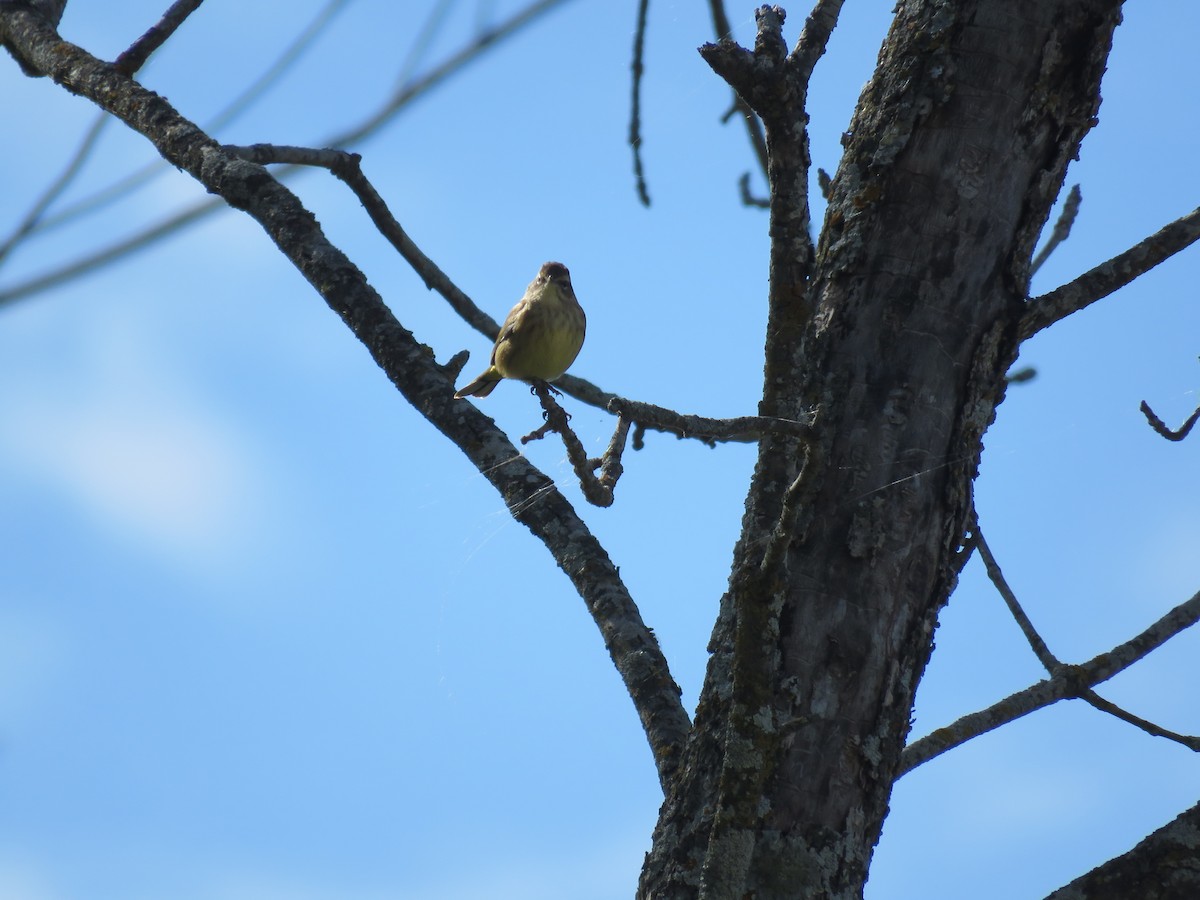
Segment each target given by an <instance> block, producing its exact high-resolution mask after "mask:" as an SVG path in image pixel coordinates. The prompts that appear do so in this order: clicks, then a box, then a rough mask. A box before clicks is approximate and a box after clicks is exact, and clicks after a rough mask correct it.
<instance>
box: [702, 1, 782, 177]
mask: <svg viewBox="0 0 1200 900" xmlns="http://www.w3.org/2000/svg"><path fill="white" fill-rule="evenodd" d="M708 8H709V10H710V11H711V13H712V20H713V31H714V32H715V33H716V38H717V41H718V42H720V41H725V40H730V41H732V40H733V26H731V25H730V24H729V16H728V15H726V14H725V4H724V2H722V0H708ZM733 105H734V108H735V109H737V110H738V111H739V112H740V113H741V114H742V121H743V122H744V123H745V125H746V137H748V138H749V139H750V146H751V147H752V148H754V155H755V156H756V157H758V165H759V168H760V169H762V173H763V177H764V178H766V177H767V161H768V160H767V136H766V135H765V134H764V133H763V127H762V122H761V121H759V118H758V116H757V115H756V114H755V112H754V110H753V109H751V107H750V104H749V103H747V102H746V101H745V100H743V99H742V98H741V97H740V96H739V95H738V93H737V92H736V91H734V94H733ZM728 118H729V116H728V115H726V116H725V117H724V118H723V119H722V121H727V120H728Z"/></svg>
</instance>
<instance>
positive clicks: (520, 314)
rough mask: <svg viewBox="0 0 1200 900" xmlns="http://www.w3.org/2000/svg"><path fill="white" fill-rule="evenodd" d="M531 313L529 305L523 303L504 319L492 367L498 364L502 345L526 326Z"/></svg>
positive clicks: (497, 337)
mask: <svg viewBox="0 0 1200 900" xmlns="http://www.w3.org/2000/svg"><path fill="white" fill-rule="evenodd" d="M528 312H529V304H528V303H525V302H524V301H521V302H519V303H517V305H516V306H514V307H513V308H512V309H510V310H509V311H508V315H507V316H506V317H505V319H504V324H503V325H501V326H500V333H499V334H498V335H496V343H495V345H494V346H493V347H492V359H491V365H493V366H494V365H495V364H496V351H497V350H498V349H500V345H501V344H503V343H505V342H506V341H508V340H509V339H510V338H511V337H512V336H513V335H514V334H515V333H517V332H519V331H520V330H521V327H522V326H523V325H524V324H525V319H526V314H527V313H528Z"/></svg>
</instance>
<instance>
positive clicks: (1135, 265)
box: [1019, 208, 1200, 340]
mask: <svg viewBox="0 0 1200 900" xmlns="http://www.w3.org/2000/svg"><path fill="white" fill-rule="evenodd" d="M1197 240H1200V208H1197V209H1194V210H1192V211H1191V212H1190V213H1188V214H1187V215H1186V216H1183V217H1182V218H1179V219H1176V220H1175V221H1174V222H1172V223H1171V224H1170V225H1168V226H1166V227H1165V228H1163V229H1161V230H1159V231H1156V232H1155V233H1154V234H1152V235H1150V236H1149V237H1148V238H1146V239H1145V240H1143V241H1141V242H1140V243H1137V244H1135V245H1134V246H1132V247H1130V248H1129V249H1128V250H1126V251H1125V252H1124V253H1120V254H1118V255H1116V256H1114V257H1113V258H1112V259H1110V260H1108V261H1107V262H1103V263H1101V264H1100V265H1098V266H1096V267H1095V268H1094V269H1092V270H1090V271H1088V272H1084V273H1083V274H1082V275H1080V276H1079V277H1078V278H1076V279H1075V280H1074V281H1071V282H1068V283H1067V284H1064V285H1063V286H1062V287H1059V288H1055V289H1054V290H1053V291H1051V292H1050V293H1048V294H1043V295H1042V296H1040V297H1035V298H1034V299H1033V300H1030V301H1029V309H1028V311H1027V312H1026V313H1025V315H1024V316H1022V317H1021V322H1020V326H1019V335H1020V338H1021V340H1026V339H1027V338H1031V337H1033V336H1034V335H1035V334H1037V333H1038V332H1039V331H1041V330H1042V329H1043V328H1048V327H1049V326H1051V325H1053V324H1054V323H1055V322H1057V321H1059V320H1060V319H1065V318H1066V317H1067V316H1069V315H1071V313H1074V312H1078V311H1079V310H1081V309H1084V308H1085V307H1087V306H1091V305H1092V304H1093V303H1095V302H1096V301H1097V300H1103V299H1104V298H1105V297H1107V296H1108V295H1109V294H1111V293H1112V292H1113V291H1116V290H1118V289H1119V288H1123V287H1124V286H1125V285H1127V284H1129V283H1130V282H1131V281H1133V280H1134V279H1135V278H1137V277H1138V276H1139V275H1143V274H1145V273H1146V272H1149V271H1150V270H1151V269H1153V268H1154V267H1155V266H1157V265H1158V264H1159V263H1160V262H1162V261H1163V260H1164V259H1168V258H1169V257H1171V256H1174V255H1175V254H1176V253H1178V252H1179V251H1180V250H1183V249H1184V248H1185V247H1190V246H1191V245H1192V244H1194V243H1195V242H1196V241H1197Z"/></svg>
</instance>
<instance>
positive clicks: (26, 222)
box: [0, 113, 112, 261]
mask: <svg viewBox="0 0 1200 900" xmlns="http://www.w3.org/2000/svg"><path fill="white" fill-rule="evenodd" d="M111 121H112V116H109V115H107V114H106V113H100V115H98V116H96V118H95V119H93V120H92V124H91V125H89V126H88V129H87V131H86V132H84V135H83V140H82V141H80V142H79V146H78V147H77V148H76V149H75V153H74V155H73V156H72V157H71V159H70V160H69V161H68V162H67V165H66V168H65V169H63V171H62V174H60V175H59V176H58V177H57V178H56V179H54V181H53V183H52V184H51V185H50V186H49V187H48V188H46V190H45V191H44V192H43V193H42V196H41V197H39V198H38V199H37V200H36V201H35V202H34V204H33V206H32V207H31V208H30V209H29V212H27V213H25V216H24V218H22V219H21V221H20V222H19V223H18V224H17V227H16V228H14V229H13V231H12V234H10V235H9V236H8V237H7V238H6V239H5V240H4V243H3V244H0V261H3V260H4V258H5V257H6V256H8V254H9V253H10V252H12V249H13V248H14V247H15V246H17V244H19V243H20V242H21V241H22V240H23V239H24V238H25V237H26V235H29V234H32V233H33V232H34V231H36V230H37V228H38V225H39V223H40V222H41V221H42V216H43V214H44V213H45V212H46V210H47V209H48V208H49V207H50V204H52V203H53V202H54V201H55V200H57V199H58V198H59V197H60V196H62V193H63V191H65V190H66V189H67V187H68V186H69V185H70V184H71V182H72V181H74V180H75V176H76V175H78V174H79V173H80V172H81V171H82V170H83V164H84V163H85V162H87V160H88V157H90V156H91V155H92V150H94V149H95V147H96V141H97V140H98V139H99V137H100V132H102V131H103V130H104V126H105V125H107V124H108V123H109V122H111Z"/></svg>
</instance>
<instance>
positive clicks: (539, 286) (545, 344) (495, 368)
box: [454, 262, 587, 400]
mask: <svg viewBox="0 0 1200 900" xmlns="http://www.w3.org/2000/svg"><path fill="white" fill-rule="evenodd" d="M586 330H587V317H586V316H585V315H584V314H583V307H582V306H580V305H579V301H578V300H576V299H575V291H574V289H573V288H572V287H571V273H570V272H568V271H567V267H566V266H564V265H563V264H562V263H560V262H548V263H543V264H542V267H541V269H539V270H538V274H537V278H535V279H533V281H531V282H530V283H529V287H527V288H526V289H525V296H524V297H522V298H521V299H520V300H518V301H517V305H516V306H514V307H513V308H512V309H511V310H509V313H508V316H507V317H506V318H505V320H504V324H503V325H502V326H501V327H500V334H498V335H497V336H496V345H495V346H494V347H493V348H492V359H491V362H490V363H489V365H488V367H487V368H486V369H484V370H483V372H481V373H480V375H479V377H478V378H476V379H475V380H474V381H472V382H471V383H470V384H468V385H467V386H466V387H463V388H461V389H460V390H458V391H456V392H455V394H454V397H455V399H456V400H457V399H461V398H463V397H470V396H474V397H486V396H487V395H488V394H490V393H491V392H492V390H493V389H494V388H495V387H496V385H497V384H499V383H500V380H501V379H502V378H516V379H518V380H521V381H532V382H538V381H546V382H549V381H554V379H556V378H558V377H559V376H560V375H562V374H563V373H564V372H566V371H567V369H569V368H570V367H571V363H573V362H575V357H576V356H578V355H579V349H580V348H581V347H582V346H583V338H584V333H585V332H586Z"/></svg>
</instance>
